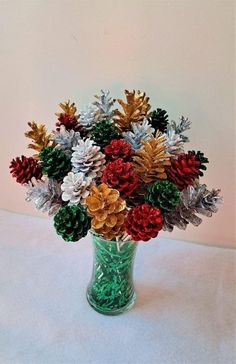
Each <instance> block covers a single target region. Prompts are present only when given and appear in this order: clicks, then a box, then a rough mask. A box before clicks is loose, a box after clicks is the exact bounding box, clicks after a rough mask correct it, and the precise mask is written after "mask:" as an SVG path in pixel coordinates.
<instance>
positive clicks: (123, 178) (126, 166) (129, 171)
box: [102, 158, 138, 198]
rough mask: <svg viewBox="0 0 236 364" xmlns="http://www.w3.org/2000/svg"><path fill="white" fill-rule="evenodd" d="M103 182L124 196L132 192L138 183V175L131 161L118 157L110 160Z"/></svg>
mask: <svg viewBox="0 0 236 364" xmlns="http://www.w3.org/2000/svg"><path fill="white" fill-rule="evenodd" d="M102 182H104V183H106V184H107V185H108V186H109V187H112V188H115V189H117V190H118V191H119V192H120V195H121V197H122V198H126V197H128V196H130V195H131V194H132V192H133V191H134V190H135V188H136V187H137V185H138V177H137V175H136V173H135V172H134V169H133V166H132V164H131V163H130V162H124V161H123V159H121V158H120V159H117V160H116V161H114V162H109V163H108V164H107V165H106V168H105V170H104V172H103V176H102Z"/></svg>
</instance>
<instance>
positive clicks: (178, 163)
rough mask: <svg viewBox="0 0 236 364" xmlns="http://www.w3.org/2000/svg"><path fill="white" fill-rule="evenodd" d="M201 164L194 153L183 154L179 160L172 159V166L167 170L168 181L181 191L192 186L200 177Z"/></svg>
mask: <svg viewBox="0 0 236 364" xmlns="http://www.w3.org/2000/svg"><path fill="white" fill-rule="evenodd" d="M200 164H201V162H200V161H199V160H197V158H196V156H195V155H194V154H193V153H192V152H188V153H187V154H185V153H181V154H179V155H178V158H176V159H175V158H171V165H170V166H168V167H167V168H166V173H167V176H168V179H169V180H170V181H172V182H173V183H175V184H176V185H177V186H178V188H179V190H180V191H182V190H183V189H184V188H185V187H187V186H189V185H192V184H193V183H194V180H196V179H197V178H198V177H199V175H200V170H199V166H200Z"/></svg>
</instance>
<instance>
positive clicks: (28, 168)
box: [9, 155, 42, 184]
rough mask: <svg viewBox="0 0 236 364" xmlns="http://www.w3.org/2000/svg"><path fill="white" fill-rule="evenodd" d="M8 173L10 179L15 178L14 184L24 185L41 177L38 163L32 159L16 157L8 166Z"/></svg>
mask: <svg viewBox="0 0 236 364" xmlns="http://www.w3.org/2000/svg"><path fill="white" fill-rule="evenodd" d="M9 168H10V173H11V174H12V177H14V178H16V182H18V183H21V184H24V183H28V182H29V181H31V178H33V177H34V178H35V179H36V180H39V179H41V177H42V168H41V167H40V165H39V163H38V161H36V160H35V159H34V158H32V157H29V158H28V157H25V156H24V155H22V156H21V157H16V158H15V159H12V161H11V164H10V167H9Z"/></svg>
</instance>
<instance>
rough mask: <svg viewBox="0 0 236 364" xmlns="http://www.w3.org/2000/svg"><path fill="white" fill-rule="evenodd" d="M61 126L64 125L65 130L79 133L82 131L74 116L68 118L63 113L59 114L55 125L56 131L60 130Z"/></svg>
mask: <svg viewBox="0 0 236 364" xmlns="http://www.w3.org/2000/svg"><path fill="white" fill-rule="evenodd" d="M61 125H64V126H65V128H66V130H74V131H81V129H82V125H81V124H80V123H79V122H78V120H77V118H76V117H75V116H70V115H67V114H63V113H61V114H60V116H59V118H58V122H57V123H56V127H57V129H56V130H57V131H59V130H60V126H61Z"/></svg>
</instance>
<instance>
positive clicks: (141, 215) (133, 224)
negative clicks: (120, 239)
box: [125, 204, 163, 241]
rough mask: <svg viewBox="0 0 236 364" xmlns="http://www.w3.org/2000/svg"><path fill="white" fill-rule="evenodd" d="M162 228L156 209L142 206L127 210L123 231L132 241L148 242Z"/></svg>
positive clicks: (159, 214)
mask: <svg viewBox="0 0 236 364" xmlns="http://www.w3.org/2000/svg"><path fill="white" fill-rule="evenodd" d="M162 226H163V217H162V215H161V211H160V210H159V209H158V208H155V207H151V206H149V205H148V204H144V205H139V206H136V207H134V208H132V209H131V210H129V212H128V215H127V218H126V223H125V230H126V232H127V234H129V235H130V236H131V237H132V239H133V240H134V241H139V240H143V241H148V240H149V239H151V238H155V237H156V236H157V235H158V233H159V231H160V230H161V229H162Z"/></svg>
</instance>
